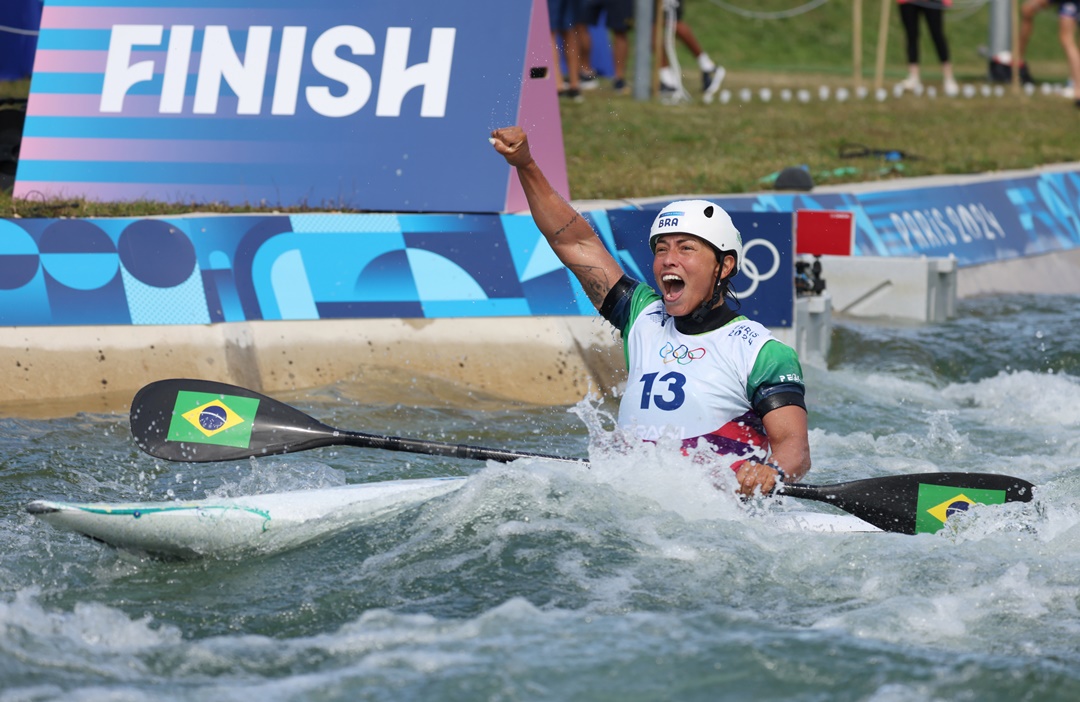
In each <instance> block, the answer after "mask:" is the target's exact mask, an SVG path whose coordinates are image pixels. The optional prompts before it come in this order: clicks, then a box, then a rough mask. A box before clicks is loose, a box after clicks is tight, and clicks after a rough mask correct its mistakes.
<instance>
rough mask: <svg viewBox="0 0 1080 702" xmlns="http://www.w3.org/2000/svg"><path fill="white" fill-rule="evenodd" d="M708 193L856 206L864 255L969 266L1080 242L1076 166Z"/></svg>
mask: <svg viewBox="0 0 1080 702" xmlns="http://www.w3.org/2000/svg"><path fill="white" fill-rule="evenodd" d="M711 199H715V201H716V202H717V203H719V204H720V205H721V206H723V207H724V208H725V209H727V210H729V211H735V210H743V211H750V212H792V211H795V210H799V209H809V210H846V211H850V212H853V213H854V215H855V254H856V255H860V256H934V257H943V256H953V257H955V258H956V261H957V264H958V265H959V266H961V267H964V266H974V265H979V264H983V263H991V262H994V261H1004V260H1009V259H1014V258H1019V257H1022V256H1032V255H1038V254H1046V253H1052V252H1055V251H1067V250H1070V249H1075V248H1077V247H1078V246H1080V173H1077V172H1075V171H1060V172H1045V173H1039V174H1036V175H1025V176H1014V177H1009V176H1006V177H999V178H987V179H980V180H973V181H972V182H965V183H960V184H956V185H947V184H936V185H934V187H918V188H894V189H890V190H883V191H879V192H858V193H813V192H810V193H797V194H793V193H775V194H773V193H769V194H762V195H756V196H748V197H725V196H721V197H716V198H711Z"/></svg>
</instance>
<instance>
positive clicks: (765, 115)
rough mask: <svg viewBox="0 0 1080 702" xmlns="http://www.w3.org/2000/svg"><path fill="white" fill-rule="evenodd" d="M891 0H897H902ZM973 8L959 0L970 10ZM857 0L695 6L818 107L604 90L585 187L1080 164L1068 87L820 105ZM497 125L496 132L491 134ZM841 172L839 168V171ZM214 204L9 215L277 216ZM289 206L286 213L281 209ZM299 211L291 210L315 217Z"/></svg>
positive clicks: (752, 185) (867, 70)
mask: <svg viewBox="0 0 1080 702" xmlns="http://www.w3.org/2000/svg"><path fill="white" fill-rule="evenodd" d="M725 2H726V3H727V4H728V5H736V6H741V7H744V8H752V9H753V10H754V11H757V12H771V11H779V10H787V9H791V8H793V7H797V6H800V5H802V4H804V3H803V1H802V0H753V1H751V0H725ZM889 2H890V3H891V2H892V0H889ZM863 4H864V30H863V42H862V43H863V74H862V82H863V84H864V85H867V86H869V87H873V82H874V77H875V76H874V73H875V66H874V63H875V57H876V45H877V28H878V20H879V14H878V12H879V11H880V8H881V3H880V2H877V1H874V0H864V3H863ZM959 5H960V2H958V3H957V6H959ZM851 8H852V3H851V2H841V1H839V0H832V1H830V2H828V3H826V4H825V5H823V6H821V7H820V8H818V9H817V10H814V11H812V12H810V13H807V14H804V15H800V16H797V17H794V18H791V19H783V20H770V21H765V20H757V19H746V18H743V17H740V16H738V15H735V14H732V13H729V12H727V11H725V10H723V9H721V6H719V5H717V4H715V3H713V2H711V0H690V1H689V3H688V9H687V15H686V18H687V20H689V22H690V23H691V25H692V26H693V27H694V30H695V32H696V33H697V35H698V38H699V39H700V41H701V43H702V44H703V45H704V47H705V48H706V50H707V51H709V53H710V54H711V55H712V56H713V58H714V59H715V60H716V61H717V62H719V63H721V64H723V65H724V66H726V67H727V69H728V78H727V80H726V81H725V84H724V87H725V88H726V89H729V90H731V91H732V92H734V93H735V94H737V93H738V91H739V90H740V89H741V88H752V89H753V90H754V91H755V93H756V92H757V90H758V89H760V88H761V87H763V86H769V87H770V88H771V89H772V91H773V94H774V96H775V95H776V94H777V93H778V91H779V90H780V89H782V88H788V89H791V90H798V89H808V90H810V91H811V93H812V94H813V96H814V97H813V98H812V99H811V101H810V102H809V103H806V104H801V103H798V102H794V101H793V102H790V103H784V102H780V101H779V100H778V99H777V98H776V97H774V98H773V100H772V101H770V102H768V103H765V102H762V101H760V100H759V99H758V98H757V97H756V96H755V98H754V99H753V100H752V101H750V102H748V103H746V104H738V103H739V101H738V100H737V99H733V100H732V101H731V102H730V103H729V104H726V105H722V104H713V105H704V104H701V102H700V101H698V102H696V103H694V104H691V105H685V106H678V107H667V106H663V105H660V104H658V103H655V102H637V101H634V100H633V99H632V98H630V97H626V96H618V95H614V94H613V93H612V92H611V90H610V88H609V87H607V86H606V85H605V86H604V87H601V88H600V89H599V90H597V91H594V92H592V93H587V94H586V99H585V101H584V102H583V103H577V104H569V103H568V104H563V105H562V120H563V131H564V138H565V144H566V158H567V166H568V170H569V177H570V189H571V196H572V197H573V198H575V199H601V198H629V197H648V196H658V195H669V194H670V195H674V194H686V193H710V194H720V193H742V192H754V191H760V190H763V189H767V188H768V185H767V184H765V183H762V181H761V179H762V178H763V177H766V176H768V175H769V174H771V173H774V172H776V171H778V170H780V169H782V168H784V167H787V166H792V165H803V164H805V165H807V166H808V167H809V169H810V171H811V173H812V174H814V176H815V181H816V182H817V184H818V185H824V184H835V183H843V182H849V181H868V180H878V179H883V178H898V177H910V176H922V175H935V174H956V173H981V172H986V171H996V170H1009V169H1021V168H1031V167H1034V166H1039V165H1043V164H1050V163H1061V162H1070V161H1074V160H1076V159H1077V154H1080V129H1077V122H1078V120H1080V111H1078V110H1077V109H1076V108H1075V107H1074V106H1073V104H1072V102H1071V101H1068V100H1065V99H1063V98H1061V97H1057V96H1044V95H1041V94H1036V95H1034V96H1026V95H1023V94H1020V95H1014V94H1012V93H1011V92H1009V91H1008V88H1006V91H1007V92H1006V96H1005V97H1000V98H985V97H981V96H979V97H975V98H972V99H963V98H959V99H945V98H941V97H939V98H937V99H934V100H931V99H929V98H925V97H923V98H914V97H910V96H909V97H906V98H904V99H899V100H897V99H893V98H891V97H890V98H889V99H888V100H886V101H885V102H880V103H879V102H877V101H876V100H873V99H867V100H862V101H848V102H846V103H839V102H836V101H835V100H831V101H827V102H821V101H819V100H818V99H817V90H818V87H819V86H821V85H827V86H829V87H830V88H832V89H835V88H836V87H840V86H843V87H846V88H848V89H849V90H850V89H852V88H853V86H854V84H855V76H854V75H853V73H852V32H851V11H852V10H851ZM890 10H891V13H892V14H891V21H890V23H889V43H888V52H887V62H886V69H887V70H886V72H885V79H886V85H887V86H889V87H891V86H892V84H893V83H895V82H896V81H897V80H899V79H901V78H902V77H903V76H904V75H905V74H906V59H905V57H904V51H903V46H902V43H901V42H902V32H901V29H900V21H899V17H898V16H897V12H896V9H895V7H894V6H890ZM987 22H988V10H987V8H986V7H985V6H984V7H982V8H981V9H979V10H978V11H977V12H974V13H971V12H970V11H968V10H957V11H954V12H952V13H950V14H949V15H948V20H947V30H948V35H949V41H950V46H951V49H952V53H953V63H954V66H955V69H956V72H957V76H958V78H959V79H960V80H961V81H962V82H969V83H975V84H977V85H980V86H981V85H983V84H985V76H986V70H987V66H986V60H985V59H984V58H983V57H982V56H980V54H979V48H980V47H981V46H983V45H985V44H986V43H987V39H988V36H989V30H988V26H987ZM1056 31H1057V30H1056V21H1055V18H1054V16H1053V14H1052V13H1051V12H1044V13H1043V14H1042V16H1040V17H1039V19H1038V21H1037V23H1036V28H1035V36H1034V38H1033V40H1032V53H1031V55H1030V56H1029V64H1030V66H1031V70H1032V73H1033V74H1034V75H1035V77H1036V78H1037V79H1039V80H1047V81H1057V82H1063V81H1064V80H1065V78H1066V76H1067V75H1068V71H1067V67H1066V64H1065V61H1064V57H1063V53H1062V51H1061V48H1060V46H1059V45H1058V43H1057V34H1056ZM681 56H682V57H681V59H680V63H681V65H682V68H683V69H684V75H685V82H686V84H687V86H688V87H689V88H690V90H691V92H692V93H693V94H694V95H695V96H698V95H699V93H700V86H699V85H698V80H699V78H698V75H697V72H696V69H695V66H694V63H693V59H692V58H691V57H690V56H689V54H688V53H686V52H685V51H684V50H681ZM922 67H923V80H924V82H925V83H927V84H934V83H939V81H940V70H939V68H938V63H937V59H936V56H935V54H934V52H933V47H932V45H931V42H930V40H929V36H928V35H927V34H926V33H925V30H924V35H923V60H922ZM26 90H27V84H26V82H25V81H24V82H21V83H17V84H6V85H3V84H0V96H5V95H16V96H17V95H20V94H22V95H25V93H26ZM480 128H484V127H480ZM851 143H854V144H862V145H865V146H867V147H869V148H871V149H897V150H901V151H904V152H906V153H907V154H909V158H908V159H906V160H904V161H903V162H902V163H901V164H900V168H895V167H891V166H893V165H894V164H886V163H884V162H882V161H880V160H879V159H874V158H858V159H844V158H841V157H840V149H841V147H842V146H844V145H845V144H851ZM834 173H838V174H837V175H834ZM268 209H269V208H260V207H255V206H253V207H231V206H227V205H221V204H214V203H190V202H189V203H177V204H163V203H153V202H135V203H91V202H84V201H80V200H71V201H48V202H40V201H34V200H25V201H22V200H20V201H13V200H12V199H11V197H10V194H3V195H0V216H9V217H10V216H16V215H17V216H22V217H60V216H65V217H66V216H142V215H150V214H174V213H178V212H190V211H195V210H198V211H203V212H236V211H267V210H268ZM275 209H277V210H279V211H286V210H283V209H282V208H275ZM313 209H316V208H313V207H312V208H308V207H298V208H292V211H305V210H313Z"/></svg>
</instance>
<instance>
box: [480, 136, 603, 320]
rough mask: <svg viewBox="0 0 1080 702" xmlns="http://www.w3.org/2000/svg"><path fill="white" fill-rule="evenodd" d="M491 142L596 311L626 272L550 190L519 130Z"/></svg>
mask: <svg viewBox="0 0 1080 702" xmlns="http://www.w3.org/2000/svg"><path fill="white" fill-rule="evenodd" d="M491 143H492V145H493V146H494V147H495V150H496V151H498V152H499V153H500V154H502V155H503V157H504V158H505V159H506V162H507V163H509V164H510V165H511V166H513V167H514V168H516V169H517V174H518V178H519V179H520V180H521V187H522V189H523V190H524V191H525V198H526V199H527V200H528V201H529V209H530V210H531V211H532V216H533V220H534V221H535V222H536V226H537V227H538V228H539V229H540V232H541V233H542V234H543V235H544V238H545V239H547V241H548V244H550V245H551V248H552V250H553V251H554V252H555V255H556V256H558V257H559V260H560V261H562V262H563V265H565V266H566V267H567V268H569V269H570V271H571V272H572V273H573V274H574V275H575V276H577V279H578V281H580V282H581V287H583V288H584V289H585V293H586V294H587V295H588V296H589V300H590V301H592V303H593V306H594V307H596V308H597V309H599V308H600V305H601V304H602V303H603V302H604V298H605V297H606V296H607V294H608V291H609V290H611V287H612V286H613V285H615V283H617V282H618V281H619V278H621V277H622V275H623V271H622V268H620V267H619V264H618V262H617V261H616V260H615V258H614V257H613V256H612V255H611V254H610V253H608V250H607V249H606V248H605V247H604V244H603V243H602V242H601V241H600V238H599V237H598V236H596V232H594V231H593V229H592V227H590V226H589V223H588V222H586V221H585V219H584V218H583V217H582V216H581V215H580V214H579V213H578V211H577V210H575V209H574V208H573V207H571V206H570V203H568V202H567V201H566V200H564V199H563V197H562V196H561V195H559V193H557V192H555V189H554V188H552V187H551V184H550V183H549V182H548V180H547V178H546V177H545V176H544V173H543V172H542V171H541V170H540V166H539V165H537V163H536V161H535V160H533V157H532V153H531V152H530V151H529V139H528V137H527V136H526V134H525V131H524V130H523V129H521V128H520V127H503V128H501V129H496V130H495V131H493V132H492V133H491Z"/></svg>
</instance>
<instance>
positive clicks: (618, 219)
mask: <svg viewBox="0 0 1080 702" xmlns="http://www.w3.org/2000/svg"><path fill="white" fill-rule="evenodd" d="M657 211H658V210H655V209H654V210H651V211H637V210H633V211H627V210H614V211H604V210H598V211H594V212H588V213H586V217H587V218H588V219H589V220H590V222H591V223H592V224H593V226H594V228H595V229H596V230H597V232H598V233H599V234H600V235H601V237H602V238H603V240H604V242H605V244H606V245H607V246H608V247H609V249H610V250H611V251H612V252H613V253H614V255H615V256H617V257H618V258H619V260H620V261H621V262H622V263H623V265H624V267H625V268H626V269H627V270H628V271H630V272H631V273H632V274H633V275H634V276H635V277H637V278H638V279H640V280H643V281H647V282H650V283H651V282H652V281H653V277H652V253H651V251H650V250H649V248H648V245H647V242H646V239H647V233H648V230H649V226H650V225H651V223H652V220H653V218H654V217H655V215H656V212H657ZM733 220H734V221H735V224H736V226H737V227H739V228H740V229H741V231H742V232H743V233H744V240H745V241H746V255H747V260H748V264H747V266H746V270H745V272H744V273H740V274H739V276H738V277H737V278H736V280H735V288H736V289H737V290H739V291H740V293H741V294H740V299H741V301H742V302H741V304H742V308H741V309H742V311H743V312H744V313H745V314H748V315H750V316H752V317H753V318H755V319H757V320H758V321H760V322H762V323H763V324H766V325H767V326H771V327H790V326H792V309H793V304H794V302H793V300H794V280H793V260H792V259H793V243H792V221H793V217H792V215H791V214H790V213H763V214H754V213H745V212H744V213H735V214H733ZM755 242H756V243H755ZM594 314H596V311H595V309H594V308H593V307H592V304H591V303H590V302H589V300H588V297H587V296H586V295H585V292H584V291H583V290H582V289H581V287H580V285H579V284H578V282H577V279H576V278H574V276H572V275H570V273H569V272H568V271H567V270H566V269H565V268H564V267H563V266H562V264H561V263H560V262H559V260H558V259H557V258H556V257H555V254H554V253H553V252H552V251H551V248H550V247H549V246H548V245H547V242H545V241H544V239H543V237H542V236H541V235H540V232H539V231H538V230H537V229H536V226H535V225H534V224H533V221H532V218H531V217H529V216H527V215H407V214H406V215H400V214H399V215H391V214H370V215H345V214H303V215H292V216H286V215H278V216H258V215H252V216H229V217H216V216H205V217H203V216H196V217H174V218H170V217H165V218H154V219H94V220H78V219H18V220H0V326H23V325H27V326H50V325H110V324H119V325H126V324H133V325H143V324H209V323H215V322H241V321H249V320H307V319H342V318H380V317H381V318H386V317H401V318H441V317H493V316H536V315H557V316H566V315H569V316H574V315H594Z"/></svg>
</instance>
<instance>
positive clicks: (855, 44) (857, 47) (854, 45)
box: [851, 0, 862, 88]
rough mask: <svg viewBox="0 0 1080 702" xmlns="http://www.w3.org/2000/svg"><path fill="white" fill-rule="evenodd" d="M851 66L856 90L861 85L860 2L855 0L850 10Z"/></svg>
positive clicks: (860, 0)
mask: <svg viewBox="0 0 1080 702" xmlns="http://www.w3.org/2000/svg"><path fill="white" fill-rule="evenodd" d="M851 64H852V72H853V73H854V74H855V76H854V78H855V87H856V88H858V87H859V86H860V85H862V0H855V2H854V5H853V6H852V10H851Z"/></svg>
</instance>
